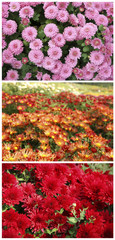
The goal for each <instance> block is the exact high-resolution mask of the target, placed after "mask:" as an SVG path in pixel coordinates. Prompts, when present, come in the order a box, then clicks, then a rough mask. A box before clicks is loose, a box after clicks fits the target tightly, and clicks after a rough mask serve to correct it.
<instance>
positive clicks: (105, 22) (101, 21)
mask: <svg viewBox="0 0 115 240" xmlns="http://www.w3.org/2000/svg"><path fill="white" fill-rule="evenodd" d="M95 22H96V24H97V26H100V25H101V24H102V25H103V26H105V27H106V26H107V25H108V18H107V17H106V16H105V15H103V14H99V15H98V16H97V17H96V18H95Z"/></svg>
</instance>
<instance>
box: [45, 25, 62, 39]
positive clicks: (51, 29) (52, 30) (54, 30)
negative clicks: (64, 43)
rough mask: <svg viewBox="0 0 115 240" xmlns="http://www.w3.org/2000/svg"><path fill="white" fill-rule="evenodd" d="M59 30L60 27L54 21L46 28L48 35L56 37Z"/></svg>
mask: <svg viewBox="0 0 115 240" xmlns="http://www.w3.org/2000/svg"><path fill="white" fill-rule="evenodd" d="M58 32H59V29H58V27H57V26H56V24H54V23H49V24H47V25H46V26H45V28H44V33H45V35H46V36H47V37H51V38H52V37H55V35H56V34H57V33H58Z"/></svg>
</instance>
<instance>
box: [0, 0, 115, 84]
mask: <svg viewBox="0 0 115 240" xmlns="http://www.w3.org/2000/svg"><path fill="white" fill-rule="evenodd" d="M70 4H71V6H72V9H74V13H71V11H70V10H69V6H70ZM37 5H42V8H43V11H44V16H45V18H46V23H45V26H44V28H43V32H44V34H45V37H46V41H45V42H44V41H43V39H40V38H39V31H37V26H33V25H32V22H31V19H32V18H33V17H34V15H35V14H36V10H35V9H36V6H37ZM2 8H3V10H2V14H3V18H2V26H3V57H2V60H3V66H4V65H5V66H6V65H8V66H10V67H9V68H8V71H6V77H5V78H4V79H5V80H18V79H20V80H21V78H20V77H21V69H22V68H23V66H24V64H28V65H30V67H31V65H32V66H33V65H35V66H36V67H37V69H38V71H37V70H36V74H35V77H34V76H33V75H32V74H30V72H26V73H25V78H23V79H26V80H29V78H32V79H33V77H34V78H36V79H37V80H66V79H68V80H71V76H72V75H74V76H75V78H76V79H77V80H113V65H112V55H113V25H112V22H113V3H112V2H97V3H96V2H84V3H83V2H73V3H69V2H56V3H55V2H45V3H43V2H42V3H41V2H39V3H34V2H28V3H27V2H26V3H22V2H20V3H18V2H11V3H3V4H2ZM15 12H16V13H17V12H18V14H19V18H21V26H23V28H22V31H21V33H20V34H19V39H18V37H16V39H13V40H11V41H10V42H9V43H8V42H7V39H8V37H10V36H12V35H13V34H15V33H18V29H19V26H18V23H17V21H16V20H12V19H10V20H8V19H9V18H8V17H9V16H10V15H9V14H10V13H15ZM7 18H8V19H7ZM39 21H40V20H39ZM47 21H49V23H47ZM41 25H42V24H41ZM61 25H63V26H64V27H63V29H61V28H60V26H61ZM14 36H15V35H14ZM47 39H48V40H47ZM80 41H81V45H80V44H79V43H80ZM25 43H26V44H25ZM45 46H47V47H48V49H47V55H46V54H45V53H44V47H45ZM66 46H67V50H65V49H66V48H65V47H66ZM22 54H25V55H24V57H25V58H27V63H24V62H23V55H22ZM18 56H22V57H21V58H20V60H18ZM26 74H27V75H26ZM27 76H29V78H28V77H27ZM27 78H28V79H27Z"/></svg>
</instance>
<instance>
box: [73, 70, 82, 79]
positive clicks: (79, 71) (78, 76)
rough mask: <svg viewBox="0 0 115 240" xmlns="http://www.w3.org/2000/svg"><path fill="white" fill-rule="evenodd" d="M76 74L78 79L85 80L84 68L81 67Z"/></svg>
mask: <svg viewBox="0 0 115 240" xmlns="http://www.w3.org/2000/svg"><path fill="white" fill-rule="evenodd" d="M75 75H76V78H77V79H79V80H83V79H84V71H83V69H79V70H78V72H77V73H76V74H75Z"/></svg>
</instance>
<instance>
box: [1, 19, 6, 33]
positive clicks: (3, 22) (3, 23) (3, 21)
mask: <svg viewBox="0 0 115 240" xmlns="http://www.w3.org/2000/svg"><path fill="white" fill-rule="evenodd" d="M6 22H7V20H6V18H2V29H3V28H4V26H5V25H6ZM3 34H4V33H3ZM4 37H5V35H4Z"/></svg>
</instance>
